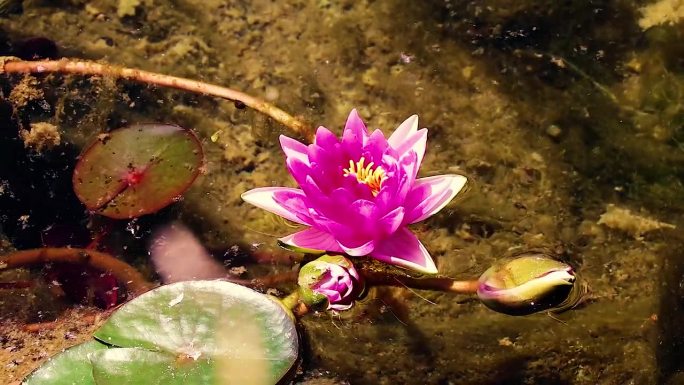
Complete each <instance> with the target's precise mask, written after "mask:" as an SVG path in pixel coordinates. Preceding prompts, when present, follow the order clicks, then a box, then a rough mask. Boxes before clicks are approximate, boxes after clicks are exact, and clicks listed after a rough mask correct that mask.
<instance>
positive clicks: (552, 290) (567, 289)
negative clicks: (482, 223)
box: [477, 253, 587, 315]
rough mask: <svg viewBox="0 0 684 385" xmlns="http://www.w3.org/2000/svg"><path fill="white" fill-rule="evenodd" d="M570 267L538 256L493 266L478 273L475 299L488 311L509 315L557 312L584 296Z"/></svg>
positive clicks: (506, 261) (571, 305) (526, 255)
mask: <svg viewBox="0 0 684 385" xmlns="http://www.w3.org/2000/svg"><path fill="white" fill-rule="evenodd" d="M586 290H587V288H586V285H583V284H581V283H579V282H578V279H577V276H576V275H575V272H574V271H573V269H572V267H571V266H570V265H568V264H566V263H563V262H560V261H557V260H554V259H552V258H549V257H547V256H545V255H544V254H541V253H534V254H525V255H523V256H519V257H517V258H514V259H507V260H504V261H500V262H498V263H496V264H495V265H494V266H492V267H490V268H489V269H488V270H487V271H485V272H484V274H482V276H481V277H480V279H479V281H478V288H477V296H478V297H479V299H480V301H482V303H483V304H485V306H487V307H488V308H490V309H492V310H494V311H497V312H499V313H504V314H509V315H528V314H532V313H536V312H540V311H547V310H548V311H555V312H560V311H564V310H568V309H570V308H572V307H574V306H575V305H576V304H577V303H579V301H581V299H582V297H583V296H584V294H585V293H586Z"/></svg>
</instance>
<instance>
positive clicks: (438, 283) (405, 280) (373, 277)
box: [362, 271, 478, 294]
mask: <svg viewBox="0 0 684 385" xmlns="http://www.w3.org/2000/svg"><path fill="white" fill-rule="evenodd" d="M362 274H363V276H364V278H366V282H367V283H368V284H369V285H374V286H399V287H409V288H412V289H420V290H432V291H443V292H447V293H454V294H474V293H476V292H477V286H478V282H477V280H471V281H458V280H455V279H452V278H446V277H435V278H411V277H406V276H400V275H390V274H384V273H379V272H372V271H364V272H363V273H362Z"/></svg>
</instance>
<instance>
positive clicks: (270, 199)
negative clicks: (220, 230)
mask: <svg viewBox="0 0 684 385" xmlns="http://www.w3.org/2000/svg"><path fill="white" fill-rule="evenodd" d="M277 193H287V194H290V195H291V196H297V197H301V198H302V199H305V196H304V193H303V192H302V190H299V189H296V188H290V187H261V188H255V189H253V190H249V191H247V192H245V193H243V194H242V195H241V196H240V197H241V198H242V200H244V201H245V202H247V203H250V204H253V205H254V206H256V207H259V208H262V209H264V210H266V211H270V212H272V213H273V214H276V215H280V216H281V217H283V218H285V219H287V220H290V221H292V222H296V223H300V224H303V225H306V224H310V223H311V219H310V218H309V214H308V212H307V211H301V212H298V211H291V208H290V209H288V208H285V207H283V206H282V205H281V204H279V203H278V202H277V200H276V199H275V196H274V195H275V194H277Z"/></svg>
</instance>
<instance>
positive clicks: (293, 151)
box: [279, 135, 309, 165]
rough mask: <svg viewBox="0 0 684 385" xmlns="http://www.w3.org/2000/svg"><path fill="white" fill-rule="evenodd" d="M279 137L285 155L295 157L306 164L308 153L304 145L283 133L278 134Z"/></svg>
mask: <svg viewBox="0 0 684 385" xmlns="http://www.w3.org/2000/svg"><path fill="white" fill-rule="evenodd" d="M279 139H280V147H281V148H282V149H283V152H284V153H285V156H286V157H288V158H296V159H299V160H300V161H302V162H304V163H305V164H307V165H308V164H309V155H308V151H307V147H306V145H304V144H303V143H300V142H299V141H297V140H294V139H292V138H290V137H288V136H285V135H280V138H279Z"/></svg>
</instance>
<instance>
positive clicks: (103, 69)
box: [0, 58, 311, 139]
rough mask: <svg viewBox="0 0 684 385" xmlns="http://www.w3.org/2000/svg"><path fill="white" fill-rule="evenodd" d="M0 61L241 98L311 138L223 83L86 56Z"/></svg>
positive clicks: (289, 119)
mask: <svg viewBox="0 0 684 385" xmlns="http://www.w3.org/2000/svg"><path fill="white" fill-rule="evenodd" d="M0 64H1V68H0V73H2V72H4V73H49V72H59V73H70V74H79V75H97V76H110V77H114V78H120V79H128V80H133V81H137V82H141V83H146V84H154V85H157V86H162V87H170V88H175V89H179V90H184V91H190V92H194V93H198V94H203V95H211V96H216V97H219V98H223V99H227V100H231V101H237V102H241V103H243V104H244V105H245V106H247V107H250V108H252V109H254V110H257V111H259V112H261V113H262V114H265V115H267V116H270V117H271V118H273V119H274V120H276V121H278V122H280V123H282V124H283V125H285V126H287V127H289V128H290V129H291V130H292V131H294V132H295V133H297V134H298V135H301V136H303V137H306V138H308V139H310V138H311V129H310V127H308V126H307V125H306V124H304V123H303V122H302V121H300V120H298V119H297V118H295V117H293V116H292V115H290V114H288V113H287V112H285V111H283V110H281V109H280V108H278V107H276V106H274V105H272V104H270V103H268V102H266V101H264V100H262V99H259V98H256V97H254V96H251V95H248V94H246V93H244V92H241V91H237V90H233V89H230V88H227V87H221V86H217V85H214V84H210V83H204V82H200V81H197V80H192V79H187V78H181V77H176V76H170V75H164V74H159V73H155V72H149V71H143V70H140V69H135V68H126V67H119V66H114V65H111V64H105V63H96V62H92V61H87V60H74V59H61V60H41V61H21V60H12V58H4V60H0Z"/></svg>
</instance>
